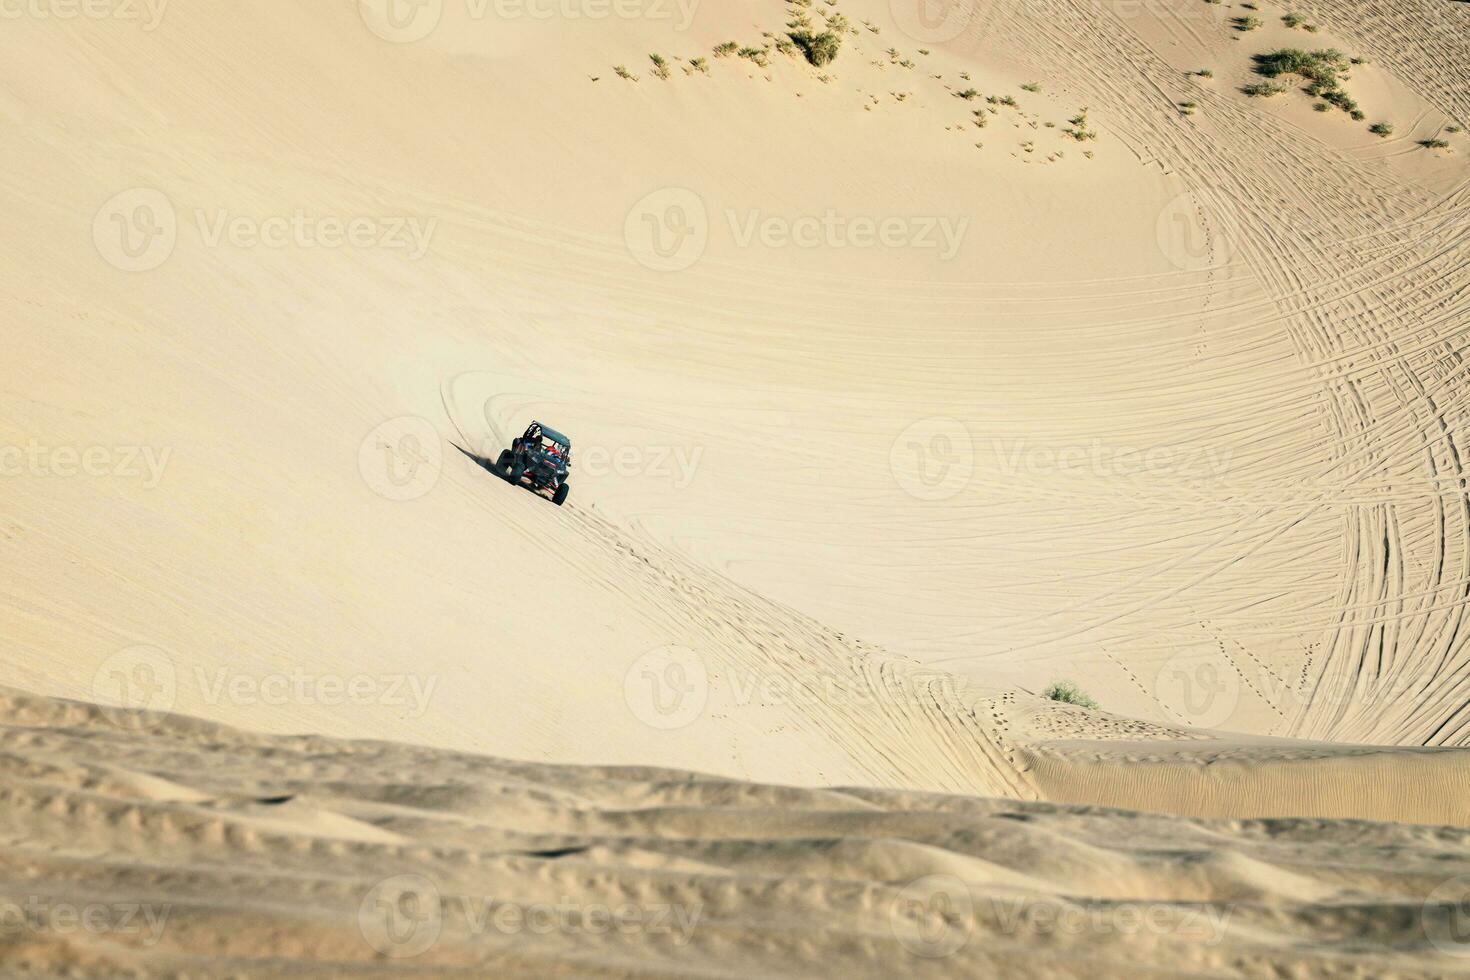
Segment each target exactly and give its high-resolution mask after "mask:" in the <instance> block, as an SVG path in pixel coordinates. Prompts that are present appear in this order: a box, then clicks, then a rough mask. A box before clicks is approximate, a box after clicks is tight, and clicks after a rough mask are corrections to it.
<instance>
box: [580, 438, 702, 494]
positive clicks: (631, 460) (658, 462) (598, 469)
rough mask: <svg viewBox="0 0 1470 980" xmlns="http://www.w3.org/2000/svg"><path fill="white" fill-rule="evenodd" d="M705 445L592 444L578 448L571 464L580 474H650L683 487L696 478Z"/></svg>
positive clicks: (600, 475)
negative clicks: (612, 446) (614, 445)
mask: <svg viewBox="0 0 1470 980" xmlns="http://www.w3.org/2000/svg"><path fill="white" fill-rule="evenodd" d="M703 456H704V447H703V446H695V447H693V448H692V449H691V448H688V447H685V446H632V445H627V446H618V447H617V448H611V447H608V446H599V445H592V446H587V447H585V448H581V449H578V450H577V451H576V456H575V458H574V459H573V461H572V465H573V467H574V468H575V470H576V472H577V473H578V474H580V475H586V476H589V477H606V476H616V477H620V478H623V479H630V478H633V477H648V478H651V479H655V480H667V481H668V483H669V485H670V486H671V487H672V488H673V489H675V490H683V489H685V488H686V487H688V486H689V485H690V484H691V483H693V482H694V475H695V472H696V471H697V470H698V469H699V461H700V459H701V458H703Z"/></svg>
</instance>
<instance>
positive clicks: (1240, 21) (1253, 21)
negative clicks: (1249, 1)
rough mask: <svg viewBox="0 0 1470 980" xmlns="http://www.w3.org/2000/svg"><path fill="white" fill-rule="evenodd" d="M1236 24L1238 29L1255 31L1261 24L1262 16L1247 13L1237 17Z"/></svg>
mask: <svg viewBox="0 0 1470 980" xmlns="http://www.w3.org/2000/svg"><path fill="white" fill-rule="evenodd" d="M1234 24H1235V29H1236V30H1237V31H1254V30H1256V29H1257V28H1259V27H1260V26H1261V18H1259V17H1257V16H1256V15H1255V14H1246V15H1245V16H1244V17H1237V18H1235V20H1234Z"/></svg>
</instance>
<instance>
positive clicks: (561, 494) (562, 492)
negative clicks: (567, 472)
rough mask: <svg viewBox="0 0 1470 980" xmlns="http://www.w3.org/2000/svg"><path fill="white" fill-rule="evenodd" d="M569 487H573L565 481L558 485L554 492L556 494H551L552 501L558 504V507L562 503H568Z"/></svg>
mask: <svg viewBox="0 0 1470 980" xmlns="http://www.w3.org/2000/svg"><path fill="white" fill-rule="evenodd" d="M569 489H571V488H570V487H569V486H568V485H567V484H565V483H563V484H562V485H561V486H559V487H557V488H556V493H554V494H552V495H551V502H552V503H553V504H556V505H557V506H558V507H560V506H561V505H562V504H564V503H566V502H567V491H568V490H569Z"/></svg>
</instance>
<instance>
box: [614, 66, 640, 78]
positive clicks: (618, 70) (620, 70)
mask: <svg viewBox="0 0 1470 980" xmlns="http://www.w3.org/2000/svg"><path fill="white" fill-rule="evenodd" d="M613 74H615V75H617V76H618V77H619V78H626V79H627V80H628V81H630V82H636V81H638V76H637V75H635V74H633V73H632V72H630V71H629V70H628V69H627V68H625V67H623V66H622V65H614V66H613Z"/></svg>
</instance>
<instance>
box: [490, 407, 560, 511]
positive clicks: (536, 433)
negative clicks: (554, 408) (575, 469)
mask: <svg viewBox="0 0 1470 980" xmlns="http://www.w3.org/2000/svg"><path fill="white" fill-rule="evenodd" d="M571 465H572V441H571V440H570V439H568V438H567V437H566V436H564V435H562V434H561V433H560V432H557V431H556V430H555V429H553V428H551V427H549V426H545V425H542V424H541V423H540V422H532V423H531V424H530V425H528V426H527V427H526V431H525V434H524V435H521V436H519V437H517V438H516V439H515V441H514V442H512V443H511V444H510V448H509V449H506V450H504V451H503V452H501V454H500V459H499V461H498V462H497V463H496V468H497V469H498V470H499V471H500V474H501V475H502V476H504V477H505V478H506V479H507V480H509V481H510V482H511V483H514V484H515V485H516V486H528V487H530V488H531V489H532V490H534V491H536V492H537V493H539V494H542V495H543V496H545V495H547V494H549V495H550V497H551V502H552V503H554V504H556V505H557V506H558V507H560V506H561V505H562V504H563V503H565V502H566V499H567V490H568V487H567V471H568V469H569V468H570V467H571Z"/></svg>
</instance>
